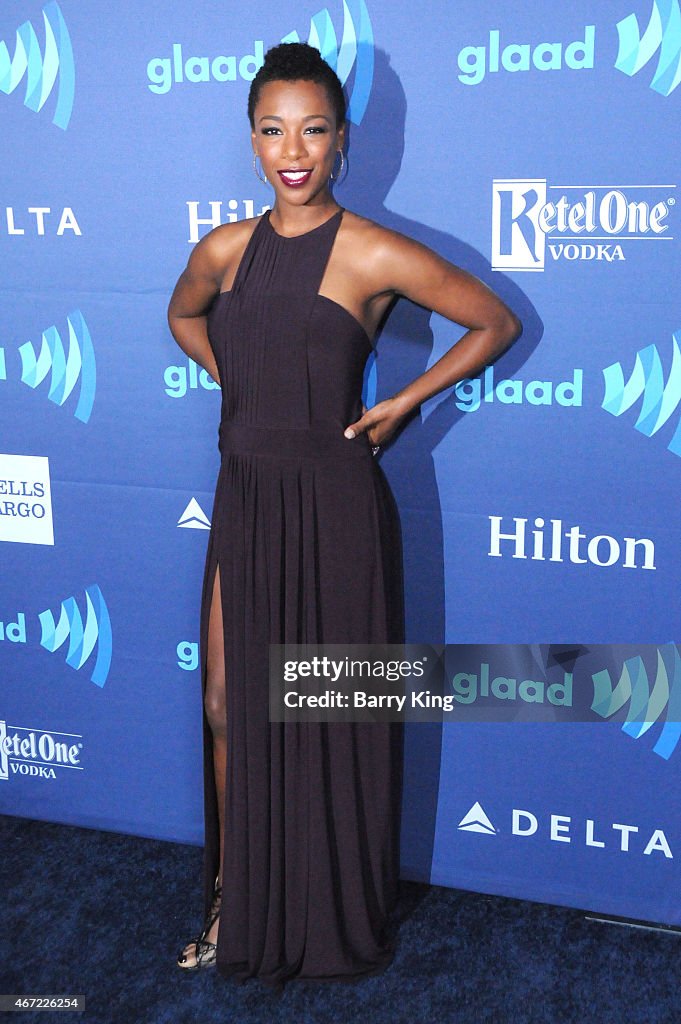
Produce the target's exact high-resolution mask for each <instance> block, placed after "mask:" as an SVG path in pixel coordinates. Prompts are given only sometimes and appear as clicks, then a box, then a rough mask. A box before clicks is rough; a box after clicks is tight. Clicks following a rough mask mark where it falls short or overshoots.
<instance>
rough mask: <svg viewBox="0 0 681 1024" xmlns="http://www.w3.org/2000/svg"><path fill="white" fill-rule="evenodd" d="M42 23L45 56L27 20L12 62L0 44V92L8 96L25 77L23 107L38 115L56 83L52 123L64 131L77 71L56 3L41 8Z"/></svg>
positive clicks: (69, 116) (71, 103)
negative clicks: (55, 103) (55, 101)
mask: <svg viewBox="0 0 681 1024" xmlns="http://www.w3.org/2000/svg"><path fill="white" fill-rule="evenodd" d="M43 21H44V23H45V52H44V54H41V52H40V44H39V42H38V36H37V34H36V32H35V29H34V28H33V25H32V24H31V22H30V21H25V22H24V23H23V25H20V26H19V28H18V29H17V40H16V46H15V48H14V56H13V57H12V59H11V60H10V56H9V50H8V48H7V44H6V43H4V42H1V41H0V91H1V92H4V93H6V94H7V95H9V94H10V93H12V92H14V90H15V89H16V88H17V87H18V86H19V85H20V84H21V82H22V80H23V78H24V75H26V97H25V99H24V106H26V107H28V109H29V110H33V111H35V112H36V113H37V112H38V111H39V110H42V108H43V106H44V105H45V102H46V100H47V98H48V96H49V95H50V93H51V92H52V90H53V89H54V86H55V83H57V82H58V84H57V106H56V109H55V112H54V116H53V118H52V123H53V124H55V125H57V127H58V128H62V129H63V130H64V131H65V130H66V129H67V128H68V126H69V121H70V120H71V113H72V111H73V98H74V93H75V79H76V71H75V66H74V63H73V49H72V47H71V38H70V36H69V30H68V29H67V27H66V22H65V21H64V18H63V15H62V13H61V10H60V8H59V4H58V3H56V2H55V0H52V2H51V3H49V4H46V5H45V7H43Z"/></svg>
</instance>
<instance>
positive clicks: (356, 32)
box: [147, 0, 374, 124]
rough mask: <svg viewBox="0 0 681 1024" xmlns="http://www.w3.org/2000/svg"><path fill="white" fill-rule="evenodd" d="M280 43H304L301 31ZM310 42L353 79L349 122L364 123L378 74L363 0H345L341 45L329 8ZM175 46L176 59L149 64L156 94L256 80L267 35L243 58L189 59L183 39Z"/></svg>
mask: <svg viewBox="0 0 681 1024" xmlns="http://www.w3.org/2000/svg"><path fill="white" fill-rule="evenodd" d="M281 41H282V42H283V43H293V42H296V43H297V42H300V36H299V35H298V33H297V32H296V31H293V32H289V34H288V35H286V36H284V37H283V39H282V40H281ZM307 42H308V43H309V44H310V45H311V46H314V47H316V49H318V50H319V51H320V53H321V55H322V57H324V59H325V60H326V61H327V62H328V63H329V64H330V65H331V67H332V68H333V69H334V71H335V72H336V74H337V75H338V77H339V78H340V80H341V83H342V84H343V85H347V83H348V82H349V80H350V78H351V77H353V82H352V88H351V89H350V90H349V103H348V120H350V121H352V122H353V123H354V124H360V123H361V121H362V118H363V117H364V113H365V111H366V108H367V104H368V102H369V94H370V92H371V85H372V82H373V77H374V34H373V30H372V27H371V20H370V18H369V12H368V10H367V7H366V3H365V2H364V0H343V34H342V36H341V41H340V43H339V42H338V37H337V35H336V30H335V28H334V26H333V21H332V20H331V15H330V14H329V12H328V10H327V9H326V8H324V9H323V10H321V11H319V12H318V13H317V14H315V15H314V16H313V17H312V19H311V21H310V32H309V35H308V38H307ZM172 49H173V55H172V58H169V57H154V58H153V59H152V60H150V61H149V63H148V64H147V77H148V79H149V82H148V85H149V89H150V90H151V92H153V93H157V94H163V93H167V92H170V89H171V88H172V86H173V85H174V84H180V83H182V82H210V81H214V82H236V80H237V78H242V79H245V80H246V81H252V80H253V78H255V75H256V73H257V71H258V68H260V67H262V64H263V62H264V43H263V40H262V39H256V40H255V42H254V44H253V53H249V54H246V55H245V56H242V57H241V58H238V57H236V56H229V57H228V56H224V55H222V54H221V55H219V56H216V57H212V58H211V57H187V58H185V56H184V53H183V51H182V44H181V43H173V48H172ZM353 71H354V76H353Z"/></svg>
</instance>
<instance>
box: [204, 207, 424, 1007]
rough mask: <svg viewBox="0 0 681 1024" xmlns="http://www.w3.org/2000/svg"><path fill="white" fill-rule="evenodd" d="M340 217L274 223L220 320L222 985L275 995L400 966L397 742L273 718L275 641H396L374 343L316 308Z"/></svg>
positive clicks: (367, 730)
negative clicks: (370, 417)
mask: <svg viewBox="0 0 681 1024" xmlns="http://www.w3.org/2000/svg"><path fill="white" fill-rule="evenodd" d="M342 215H343V209H342V208H341V209H340V210H337V211H336V213H335V214H333V215H332V216H331V217H330V218H329V219H327V220H326V221H325V222H324V223H322V224H321V225H319V226H318V227H316V228H313V229H312V230H311V231H307V232H306V233H304V234H302V235H298V236H295V237H285V236H282V235H280V234H279V233H278V232H277V231H276V230H275V229H274V228H273V227H272V225H271V223H270V219H269V211H267V212H266V213H265V214H264V215H263V216H262V218H261V219H260V221H259V222H258V224H257V226H256V228H255V230H254V232H253V234H252V236H251V238H250V240H249V242H248V245H247V247H246V249H245V251H244V254H243V256H242V259H241V261H240V264H239V268H238V271H237V275H236V278H235V280H234V283H233V286H232V288H231V290H229V291H226V292H223V293H220V294H219V295H218V296H217V297H216V300H215V302H214V304H213V306H212V307H211V310H210V312H209V314H208V335H209V339H210V343H211V347H212V348H213V350H214V353H215V358H216V361H217V365H218V369H219V373H220V380H221V382H222V410H221V419H220V427H219V450H220V454H221V464H220V470H219V474H218V479H217V485H216V491H215V499H214V505H213V513H212V526H211V531H210V536H209V542H208V550H207V555H206V563H205V574H204V582H203V591H202V601H201V627H200V651H201V678H202V687H203V692H204V693H205V686H206V652H207V639H208V622H209V614H210V602H211V597H212V593H213V582H214V576H215V572H216V568H217V566H218V565H219V567H220V585H221V598H222V619H223V627H224V643H225V673H226V717H227V769H226V786H225V806H224V816H225V849H224V864H223V874H222V886H223V893H222V911H221V917H220V928H219V934H218V943H217V969H218V971H219V973H220V974H222V975H224V976H225V977H231V978H233V979H234V980H236V981H245V980H246V979H247V978H251V977H258V978H259V979H261V980H262V981H264V982H265V983H267V984H269V985H272V986H273V987H275V988H276V989H278V990H279V991H281V989H282V987H283V984H284V983H285V982H286V981H288V980H291V979H294V978H308V979H315V980H341V981H343V980H353V979H355V978H358V977H362V976H366V975H371V974H376V973H379V972H380V971H382V970H384V969H385V968H386V966H387V965H388V964H389V963H390V962H391V960H392V958H393V955H394V950H395V939H394V932H393V929H392V927H391V921H390V914H391V911H392V909H393V907H394V905H395V901H396V896H397V887H398V872H399V823H400V806H401V792H402V752H403V726H402V724H401V723H387V722H360V723H353V722H316V723H310V722H291V721H287V722H284V723H281V722H280V723H277V722H270V721H269V662H268V659H269V646H268V645H269V644H270V643H288V642H292V643H401V642H403V628H404V627H403V614H404V613H403V592H402V575H401V547H400V534H399V518H398V515H397V510H396V508H395V503H394V498H393V495H392V492H391V490H390V487H389V485H388V482H387V480H386V478H385V475H384V473H383V471H382V470H381V468H380V465H379V464H378V462H377V460H376V458H374V457H373V455H372V452H371V446H370V442H369V440H368V438H367V436H366V434H361V435H359V436H357V437H356V438H354V439H348V438H346V437H344V435H343V431H344V429H345V427H346V426H347V425H348V424H349V423H352V422H354V421H355V420H357V419H359V418H360V416H361V412H362V409H361V401H362V399H361V391H362V380H363V372H364V368H365V365H366V361H367V358H368V356H369V354H370V352H371V343H370V340H369V338H368V336H367V334H366V331H365V330H364V328H363V327H362V326H361V324H360V323H359V321H358V320H357V319H356V318H355V317H354V316H353V315H352V314H351V313H350V312H349V311H347V310H346V309H345V308H343V307H342V306H341V305H339V304H338V303H336V302H335V301H334V300H332V299H330V298H327V297H325V296H322V295H319V294H318V291H319V288H320V285H321V282H322V279H323V276H324V271H325V268H326V266H327V263H328V260H329V256H330V254H331V250H332V247H333V243H334V239H335V237H336V233H337V231H338V228H339V226H340V224H341V219H342ZM203 742H204V811H205V856H204V893H203V895H204V914H205V913H207V911H208V908H209V904H210V900H211V896H212V892H213V886H214V884H215V876H216V874H217V872H218V868H219V850H220V846H219V819H218V807H217V795H216V794H217V791H216V787H215V781H214V765H213V754H212V734H211V731H210V727H209V724H208V721H207V718H206V713H205V708H204V716H203Z"/></svg>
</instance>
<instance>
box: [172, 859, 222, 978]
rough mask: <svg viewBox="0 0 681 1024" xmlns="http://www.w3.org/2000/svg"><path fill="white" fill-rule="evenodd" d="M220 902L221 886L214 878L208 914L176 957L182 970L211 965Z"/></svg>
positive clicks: (218, 927)
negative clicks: (194, 936)
mask: <svg viewBox="0 0 681 1024" xmlns="http://www.w3.org/2000/svg"><path fill="white" fill-rule="evenodd" d="M221 903H222V886H221V885H219V884H218V879H217V878H216V880H215V891H214V893H213V899H212V901H211V905H210V910H209V911H208V916H207V917H206V920H205V921H204V924H203V929H202V931H201V934H200V935H199V936H198V937H197V938H196V939H192V940H191V942H188V943H187V945H186V946H185V947H184V949H183V950H182V952H181V953H180V954H179V956H178V958H177V966H178V967H180V968H182V970H184V971H195V970H198V969H199V968H202V967H213V966H214V965H215V958H216V952H217V941H218V931H219V929H220V907H221Z"/></svg>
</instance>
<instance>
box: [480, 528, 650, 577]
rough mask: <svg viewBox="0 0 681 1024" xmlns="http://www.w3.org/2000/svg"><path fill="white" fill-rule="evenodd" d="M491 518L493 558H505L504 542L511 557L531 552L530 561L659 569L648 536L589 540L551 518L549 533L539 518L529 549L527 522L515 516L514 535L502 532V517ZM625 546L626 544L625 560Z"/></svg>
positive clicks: (522, 556) (603, 535) (524, 556)
mask: <svg viewBox="0 0 681 1024" xmlns="http://www.w3.org/2000/svg"><path fill="white" fill-rule="evenodd" d="M488 519H489V521H490V541H489V551H488V552H487V554H488V556H489V557H490V558H502V557H503V555H504V554H505V553H506V552H502V550H501V544H502V541H507V542H509V543H510V545H511V547H512V550H513V554H512V555H511V557H512V558H527V557H528V555H527V551H528V549H529V550H531V552H532V553H531V554H530V555H529V558H530V560H531V561H535V562H563V561H565V560H566V559H567V561H570V562H571V563H572V564H573V565H588V564H591V565H598V566H601V567H604V568H609V567H610V566H613V565H615V564H617V563H619V564H621V566H622V568H623V569H656V568H657V566H656V565H655V545H654V543H653V541H652V540H650V538H649V537H639V538H635V537H623V538H622V541H621V542H620V541H618V540H616V538H615V537H610V536H609V535H608V534H605V533H604V534H599V535H598V536H596V537H591V539H590V540H587V535H586V533H582V531H581V529H580V527H579V526H571V527H570V528H569V529H568V530H564V529H563V521H562V519H551V520H550V522H551V529H550V531H546V522H545V520H544V519H541V518H537V519H535V520H534V529H533V530H532V541H531V546H530V545H529V544H528V543H527V537H526V529H525V527H526V525H527V522H528V520H527V519H524V518H522V517H519V516H515V517H514V518H513V520H512V521H513V523H514V524H515V525H514V527H513V532H512V533H502V532H501V526H502V523H503V521H504V517H503V516H488ZM547 533H548V536H547ZM563 538H566V539H567V540H568V542H569V543H568V546H567V550H564V548H563ZM582 541H586V543H585V544H584V546H582ZM622 545H624V557H623V558H622ZM639 547H640V551H639V552H637V550H636V549H637V548H639ZM547 553H548V557H547ZM637 555H640V557H641V559H642V561H641V562H640V563H639V562H638V561H637ZM564 556H566V558H564ZM584 556H585V557H584Z"/></svg>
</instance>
